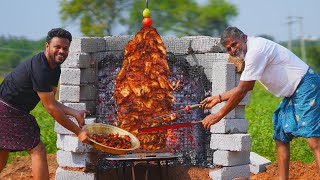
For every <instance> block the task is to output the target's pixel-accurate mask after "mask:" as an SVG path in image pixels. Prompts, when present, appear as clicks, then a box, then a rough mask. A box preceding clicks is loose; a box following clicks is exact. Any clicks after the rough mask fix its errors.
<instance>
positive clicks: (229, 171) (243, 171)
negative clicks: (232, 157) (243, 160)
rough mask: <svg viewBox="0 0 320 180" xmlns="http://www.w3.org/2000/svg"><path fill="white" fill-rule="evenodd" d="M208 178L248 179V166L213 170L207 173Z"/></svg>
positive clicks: (225, 179) (215, 179) (219, 179)
mask: <svg viewBox="0 0 320 180" xmlns="http://www.w3.org/2000/svg"><path fill="white" fill-rule="evenodd" d="M209 176H210V178H211V179H214V180H232V179H235V178H246V179H250V167H249V165H248V164H247V165H241V166H233V167H223V168H221V169H213V170H210V171H209Z"/></svg>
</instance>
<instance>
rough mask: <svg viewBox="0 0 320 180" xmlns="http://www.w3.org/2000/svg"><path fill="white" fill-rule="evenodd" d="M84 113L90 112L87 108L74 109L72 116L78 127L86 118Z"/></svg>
mask: <svg viewBox="0 0 320 180" xmlns="http://www.w3.org/2000/svg"><path fill="white" fill-rule="evenodd" d="M86 114H90V112H89V111H87V110H80V111H78V110H76V111H75V113H74V117H75V118H76V119H77V121H78V124H79V127H80V128H82V127H83V126H84V124H85V122H84V119H85V118H86Z"/></svg>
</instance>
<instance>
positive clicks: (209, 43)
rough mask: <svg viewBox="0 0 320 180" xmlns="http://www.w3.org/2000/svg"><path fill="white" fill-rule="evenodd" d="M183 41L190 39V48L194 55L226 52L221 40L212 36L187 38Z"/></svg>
mask: <svg viewBox="0 0 320 180" xmlns="http://www.w3.org/2000/svg"><path fill="white" fill-rule="evenodd" d="M182 39H189V40H190V46H191V48H192V50H193V52H194V53H208V52H210V53H218V52H224V48H223V46H222V45H220V38H217V37H211V36H186V37H182Z"/></svg>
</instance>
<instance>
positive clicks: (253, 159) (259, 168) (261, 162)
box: [250, 152, 271, 174]
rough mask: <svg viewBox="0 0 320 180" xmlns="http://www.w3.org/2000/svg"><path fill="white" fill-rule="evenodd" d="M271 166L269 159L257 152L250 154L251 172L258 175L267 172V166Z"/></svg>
mask: <svg viewBox="0 0 320 180" xmlns="http://www.w3.org/2000/svg"><path fill="white" fill-rule="evenodd" d="M269 164H271V161H270V160H269V159H266V158H264V157H262V156H260V155H259V154H257V153H255V152H250V172H252V173H254V174H258V173H261V172H265V171H266V166H267V165H269Z"/></svg>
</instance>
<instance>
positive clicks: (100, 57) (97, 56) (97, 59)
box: [91, 52, 106, 64]
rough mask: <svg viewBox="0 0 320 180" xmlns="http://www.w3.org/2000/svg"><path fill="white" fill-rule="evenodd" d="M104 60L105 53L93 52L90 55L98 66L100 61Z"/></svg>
mask: <svg viewBox="0 0 320 180" xmlns="http://www.w3.org/2000/svg"><path fill="white" fill-rule="evenodd" d="M105 58H106V52H95V53H91V59H92V60H93V61H94V62H95V64H98V63H99V62H100V61H102V60H103V59H105Z"/></svg>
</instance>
